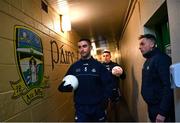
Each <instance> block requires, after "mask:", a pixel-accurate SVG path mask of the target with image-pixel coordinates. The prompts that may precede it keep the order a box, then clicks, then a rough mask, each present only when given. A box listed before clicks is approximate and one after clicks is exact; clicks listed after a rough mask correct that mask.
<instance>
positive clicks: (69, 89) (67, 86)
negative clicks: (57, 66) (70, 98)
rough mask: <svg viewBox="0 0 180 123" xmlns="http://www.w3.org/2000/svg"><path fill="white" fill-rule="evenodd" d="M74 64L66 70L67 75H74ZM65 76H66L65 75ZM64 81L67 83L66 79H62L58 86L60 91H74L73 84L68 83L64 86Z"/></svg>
mask: <svg viewBox="0 0 180 123" xmlns="http://www.w3.org/2000/svg"><path fill="white" fill-rule="evenodd" d="M72 70H73V69H72V66H71V67H70V68H69V69H68V71H67V72H66V74H65V76H66V75H70V74H71V75H72V73H73V72H72ZM65 76H64V77H65ZM64 83H65V81H62V82H61V83H60V85H59V86H58V90H59V91H60V92H72V91H73V87H72V86H71V84H68V85H66V86H64Z"/></svg>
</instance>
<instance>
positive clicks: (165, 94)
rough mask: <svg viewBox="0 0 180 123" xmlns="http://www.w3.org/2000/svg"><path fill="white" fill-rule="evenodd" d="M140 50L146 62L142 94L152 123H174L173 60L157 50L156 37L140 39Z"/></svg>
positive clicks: (145, 36)
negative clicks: (171, 66)
mask: <svg viewBox="0 0 180 123" xmlns="http://www.w3.org/2000/svg"><path fill="white" fill-rule="evenodd" d="M139 40H140V46H139V49H140V51H141V53H142V55H143V57H144V58H146V61H145V63H144V65H143V69H142V88H141V94H142V96H143V99H144V100H145V102H146V103H147V106H148V113H149V118H150V120H151V121H152V122H165V121H174V100H173V90H172V89H171V84H170V73H169V67H170V65H171V58H170V57H169V56H168V55H166V54H165V53H162V52H161V51H160V50H159V49H158V48H156V47H155V46H156V44H155V42H156V38H155V36H154V35H151V34H145V35H141V36H140V37H139Z"/></svg>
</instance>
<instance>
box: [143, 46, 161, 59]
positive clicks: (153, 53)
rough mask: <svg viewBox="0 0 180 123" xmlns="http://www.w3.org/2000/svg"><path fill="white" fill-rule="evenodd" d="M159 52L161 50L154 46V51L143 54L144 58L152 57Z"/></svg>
mask: <svg viewBox="0 0 180 123" xmlns="http://www.w3.org/2000/svg"><path fill="white" fill-rule="evenodd" d="M157 52H160V51H159V49H158V48H154V49H153V50H152V51H149V52H147V53H145V54H144V55H143V57H144V58H151V57H152V56H154V55H155V54H156V53H157Z"/></svg>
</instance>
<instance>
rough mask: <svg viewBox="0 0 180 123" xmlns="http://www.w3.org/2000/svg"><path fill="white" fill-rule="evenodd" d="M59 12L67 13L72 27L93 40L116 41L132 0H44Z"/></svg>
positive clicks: (82, 35)
mask: <svg viewBox="0 0 180 123" xmlns="http://www.w3.org/2000/svg"><path fill="white" fill-rule="evenodd" d="M46 1H47V3H48V4H49V5H50V6H51V7H52V8H54V9H55V10H56V11H57V12H58V13H59V14H62V15H63V14H68V15H69V16H70V20H71V26H72V28H73V29H74V30H75V31H76V32H77V33H78V34H79V35H80V36H81V37H85V38H90V39H91V40H94V41H95V42H102V41H111V42H112V41H117V40H118V39H119V37H120V34H121V32H122V29H123V26H124V24H125V20H126V19H127V15H128V11H129V8H130V5H131V3H132V1H133V0H46Z"/></svg>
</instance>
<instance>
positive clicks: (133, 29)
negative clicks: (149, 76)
mask: <svg viewBox="0 0 180 123" xmlns="http://www.w3.org/2000/svg"><path fill="white" fill-rule="evenodd" d="M164 1H165V0H137V1H135V2H134V8H133V9H132V11H131V12H130V16H129V20H127V22H126V27H125V28H124V32H123V35H122V38H121V39H120V41H119V46H120V51H121V62H122V64H123V66H124V68H125V71H126V75H127V76H126V79H125V80H124V81H123V82H122V90H123V94H124V97H125V98H126V101H127V104H128V107H129V110H130V113H131V115H132V116H133V118H134V119H135V120H136V121H141V122H142V121H148V120H149V119H148V114H147V107H146V103H145V102H144V100H143V98H142V96H141V69H142V65H143V63H144V61H145V59H144V58H143V57H142V55H141V52H140V51H139V41H138V37H139V35H141V34H144V33H145V28H144V24H145V23H147V21H148V20H149V19H150V18H151V16H152V15H153V14H154V13H155V11H156V10H157V9H158V8H159V7H160V6H161V5H162V3H163V2H164Z"/></svg>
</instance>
